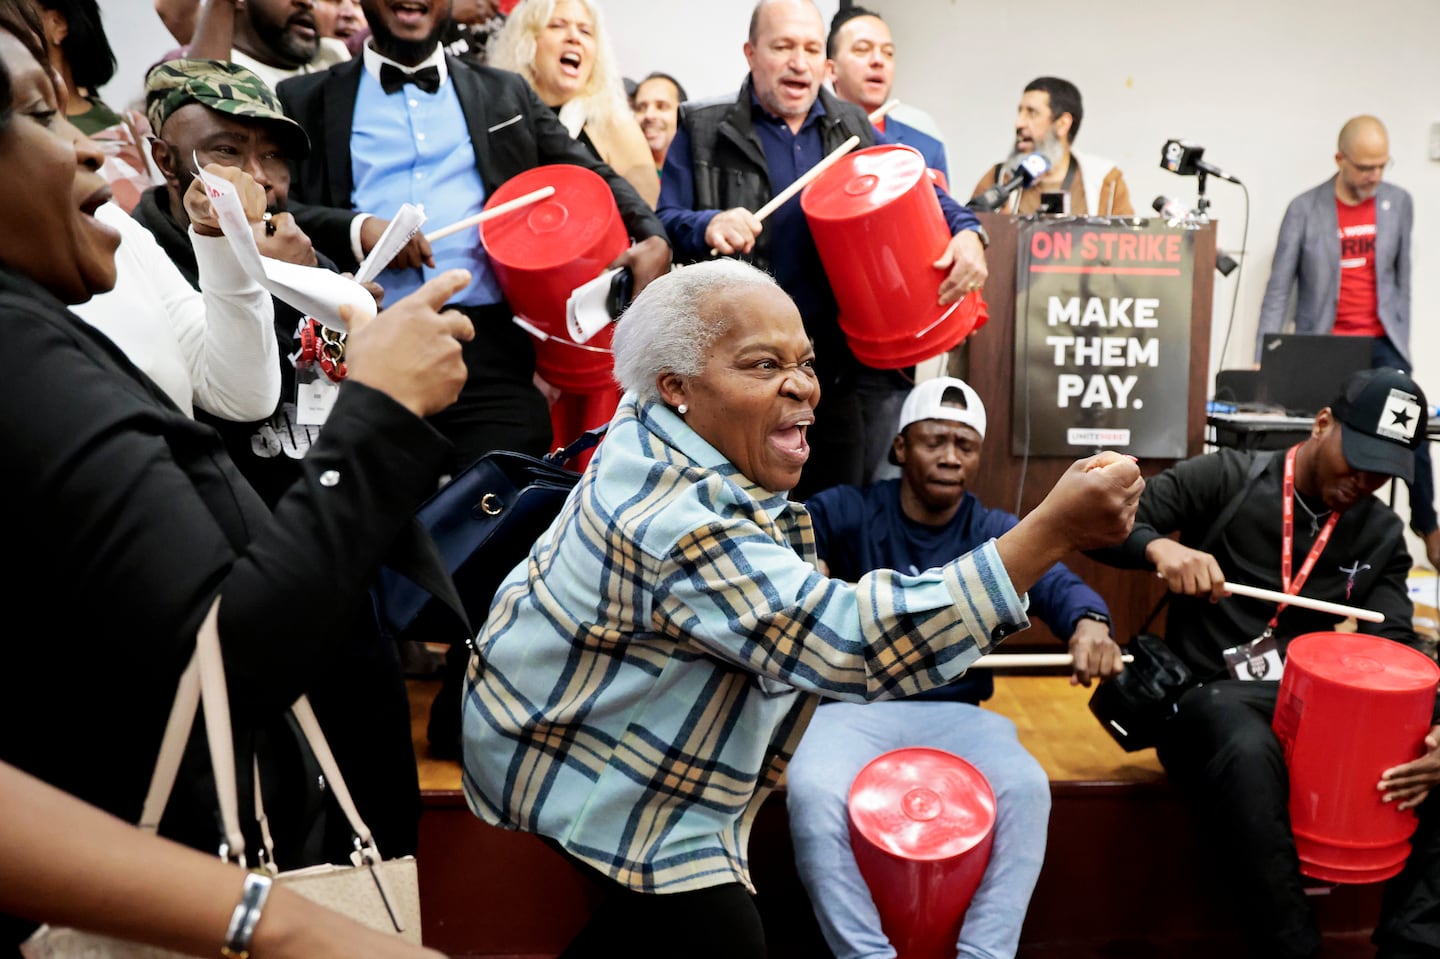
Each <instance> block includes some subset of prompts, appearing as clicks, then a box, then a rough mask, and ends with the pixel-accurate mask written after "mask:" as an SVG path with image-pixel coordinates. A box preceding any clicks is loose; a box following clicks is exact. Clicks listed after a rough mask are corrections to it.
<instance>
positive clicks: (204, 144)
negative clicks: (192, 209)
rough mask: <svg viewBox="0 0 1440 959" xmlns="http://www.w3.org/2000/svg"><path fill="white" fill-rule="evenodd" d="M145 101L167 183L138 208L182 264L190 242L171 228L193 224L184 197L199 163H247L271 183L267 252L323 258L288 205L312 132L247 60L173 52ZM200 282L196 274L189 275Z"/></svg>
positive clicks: (260, 236)
mask: <svg viewBox="0 0 1440 959" xmlns="http://www.w3.org/2000/svg"><path fill="white" fill-rule="evenodd" d="M145 109H146V113H147V115H148V117H149V119H150V125H151V127H152V128H153V129H154V130H155V133H156V139H155V141H154V143H153V145H152V147H151V154H152V156H153V157H154V159H155V165H156V167H157V168H158V169H159V170H160V172H161V173H162V174H163V175H164V177H165V185H164V186H162V187H157V188H156V189H154V190H150V191H149V192H147V193H146V194H145V195H144V196H142V197H141V199H140V204H139V206H137V207H136V208H135V212H134V216H135V218H136V219H137V220H139V221H140V222H142V223H144V224H145V226H146V227H148V228H149V229H150V231H151V232H152V233H154V234H155V235H156V237H157V239H159V241H160V245H161V246H163V247H165V248H166V250H167V252H170V253H171V256H172V257H173V258H175V259H176V262H177V265H179V266H180V268H181V271H182V272H184V271H185V269H186V263H185V261H186V260H188V259H189V257H188V255H186V254H188V244H186V243H179V242H178V241H179V239H180V238H179V237H178V236H172V237H170V238H171V239H172V240H176V241H177V242H176V243H175V244H174V245H175V247H176V248H175V249H171V246H172V244H171V243H167V242H166V238H167V235H168V234H175V233H177V231H178V233H183V232H184V230H185V228H186V227H187V226H189V220H188V217H187V216H186V214H185V206H184V204H183V203H182V202H181V198H182V197H183V196H184V195H185V190H186V189H187V188H188V187H189V186H190V182H191V180H193V179H194V178H195V163H196V161H197V160H198V162H199V163H200V165H201V166H205V165H207V164H211V163H217V164H219V165H221V166H227V167H239V168H240V169H242V170H244V171H245V172H246V173H248V174H250V176H252V177H253V178H254V179H255V182H256V183H258V184H259V185H260V186H261V187H263V188H264V189H265V208H266V209H267V210H268V211H269V213H268V214H267V219H266V221H265V225H264V228H263V229H261V230H259V231H257V234H256V241H257V242H258V243H259V245H260V252H261V253H263V254H265V255H266V256H270V257H274V258H276V259H280V260H287V261H289V262H292V263H300V264H302V265H305V266H314V265H316V256H315V250H314V247H313V246H312V245H311V243H310V238H309V237H307V236H306V235H305V233H304V232H303V231H302V230H301V229H300V228H299V227H298V226H297V225H296V224H295V220H294V218H293V217H291V216H290V214H289V213H286V212H283V211H284V210H285V206H286V198H287V196H288V194H289V190H290V165H289V161H290V160H291V159H296V160H299V159H303V158H304V157H305V156H306V155H307V154H308V153H309V152H310V140H309V137H307V136H306V134H305V131H304V130H303V129H302V128H301V127H300V125H299V124H297V123H296V122H295V121H294V120H291V119H290V118H289V117H287V116H286V115H285V111H284V110H282V109H281V108H280V101H279V100H277V99H276V97H275V92H274V91H273V90H271V89H270V88H269V87H268V86H266V84H265V82H264V81H263V80H261V79H260V78H259V77H258V76H256V75H255V74H254V73H252V72H251V71H249V70H247V69H246V68H245V67H242V66H238V65H236V64H233V63H228V62H226V61H223V60H194V59H191V60H171V61H169V62H166V63H162V64H160V65H159V66H157V67H155V68H154V69H153V70H151V71H150V74H149V75H148V76H147V77H146V78H145ZM189 278H190V279H191V281H192V282H194V279H195V278H194V277H189Z"/></svg>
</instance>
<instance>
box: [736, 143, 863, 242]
mask: <svg viewBox="0 0 1440 959" xmlns="http://www.w3.org/2000/svg"><path fill="white" fill-rule="evenodd" d="M859 145H860V138H859V137H851V138H850V139H848V140H846V141H845V142H844V143H842V144H840V145H839V146H838V147H836V148H835V149H833V150H831V151H830V152H829V153H828V154H826V156H825V158H824V159H823V160H821V161H820V162H819V163H817V164H815V165H814V166H812V167H811V168H810V169H808V170H806V171H805V172H804V173H802V174H800V176H798V177H797V178H796V179H795V182H794V183H792V184H790V185H789V186H787V187H786V188H785V189H783V190H781V191H780V192H779V193H777V194H775V196H773V197H772V198H771V199H770V202H769V203H767V204H765V205H764V206H762V207H761V208H760V209H758V210H756V211H755V219H757V220H759V221H760V222H761V223H764V222H765V218H766V217H768V216H769V215H770V214H772V213H774V212H775V211H776V210H778V209H780V208H781V207H782V206H784V205H785V204H786V202H788V201H789V199H790V198H791V197H792V196H794V195H795V194H797V193H799V192H800V191H801V190H803V189H805V188H806V187H807V186H809V185H810V184H811V182H813V181H814V180H815V178H816V177H818V176H819V175H820V174H822V173H824V172H825V171H826V170H828V169H830V168H831V167H832V166H834V165H835V164H836V163H838V162H840V158H841V157H843V156H844V155H845V154H847V153H849V152H850V151H851V150H853V149H855V148H856V147H857V146H859ZM710 255H711V256H719V255H720V251H719V250H717V249H715V248H714V247H711V248H710Z"/></svg>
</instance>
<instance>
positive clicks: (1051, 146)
mask: <svg viewBox="0 0 1440 959" xmlns="http://www.w3.org/2000/svg"><path fill="white" fill-rule="evenodd" d="M1084 116H1085V105H1084V103H1083V102H1082V101H1081V99H1080V91H1079V90H1078V89H1077V88H1076V86H1075V84H1073V83H1071V82H1070V81H1069V80H1062V79H1060V78H1059V77H1037V78H1036V79H1034V80H1031V81H1030V82H1029V84H1027V85H1026V87H1025V92H1024V93H1023V94H1022V95H1021V97H1020V107H1019V109H1018V110H1017V111H1016V113H1015V148H1014V149H1013V150H1012V151H1011V152H1010V156H1009V157H1008V158H1007V159H1006V160H1005V161H1004V162H1003V163H997V164H995V165H994V166H993V167H991V168H990V169H989V170H987V171H986V172H985V175H984V176H982V177H981V178H980V182H979V183H977V184H975V189H974V191H973V192H972V193H971V194H970V195H971V196H972V197H977V196H979V195H980V194H982V193H984V192H985V191H986V190H988V189H990V188H991V187H992V186H995V184H996V182H997V181H999V182H1004V181H1006V180H1009V179H1010V178H1011V177H1012V176H1014V175H1015V172H1014V171H1015V168H1016V167H1017V166H1018V165H1019V163H1020V161H1021V159H1023V158H1024V157H1025V156H1026V155H1028V154H1031V153H1039V154H1041V155H1042V156H1044V157H1045V159H1047V160H1049V161H1050V170H1049V172H1048V173H1046V174H1045V175H1044V176H1042V177H1041V178H1040V179H1038V180H1036V181H1035V182H1034V183H1032V184H1030V186H1028V187H1026V188H1025V189H1023V190H1021V191H1019V192H1017V193H1014V194H1011V198H1010V202H1009V205H1008V206H1007V207H1006V208H1005V212H1007V213H1022V214H1026V213H1040V212H1055V213H1061V212H1064V213H1075V214H1092V215H1095V216H1131V215H1133V214H1134V213H1135V208H1134V207H1133V206H1131V204H1130V188H1129V187H1127V186H1126V185H1125V177H1124V175H1123V174H1122V173H1121V172H1120V168H1119V167H1117V166H1116V165H1115V164H1113V163H1111V162H1110V161H1109V160H1107V159H1105V158H1104V157H1099V156H1096V155H1095V154H1093V153H1076V152H1075V151H1073V150H1071V149H1070V145H1071V144H1072V143H1074V142H1075V137H1076V135H1077V134H1078V133H1079V132H1080V121H1081V119H1083V118H1084ZM1046 193H1064V194H1065V195H1066V196H1068V197H1069V208H1068V209H1066V210H1053V211H1042V210H1041V201H1042V199H1043V194H1046Z"/></svg>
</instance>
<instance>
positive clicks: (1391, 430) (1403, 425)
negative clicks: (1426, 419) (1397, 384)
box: [1375, 390, 1424, 445]
mask: <svg viewBox="0 0 1440 959" xmlns="http://www.w3.org/2000/svg"><path fill="white" fill-rule="evenodd" d="M1423 415H1424V411H1422V410H1421V409H1420V404H1419V403H1418V402H1416V399H1415V397H1414V396H1413V395H1411V394H1410V393H1406V392H1405V391H1403V390H1391V391H1390V395H1389V396H1388V397H1386V398H1385V409H1384V410H1383V411H1382V412H1381V413H1380V423H1379V424H1378V425H1377V426H1376V427H1375V432H1376V434H1377V435H1379V436H1384V437H1387V438H1388V439H1392V440H1399V441H1400V442H1402V443H1405V444H1407V445H1408V444H1409V443H1410V441H1411V440H1413V439H1415V430H1416V429H1417V428H1418V427H1419V425H1420V420H1421V417H1422V416H1423Z"/></svg>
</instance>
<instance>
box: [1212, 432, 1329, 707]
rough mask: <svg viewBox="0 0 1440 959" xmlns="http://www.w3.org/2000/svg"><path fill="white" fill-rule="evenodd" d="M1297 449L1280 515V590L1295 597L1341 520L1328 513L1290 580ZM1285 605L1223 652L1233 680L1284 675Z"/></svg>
mask: <svg viewBox="0 0 1440 959" xmlns="http://www.w3.org/2000/svg"><path fill="white" fill-rule="evenodd" d="M1299 449H1300V445H1299V444H1296V445H1295V446H1292V447H1290V449H1289V451H1288V452H1286V454H1285V486H1284V496H1283V499H1282V501H1281V513H1280V515H1281V520H1282V522H1281V541H1280V588H1281V590H1283V591H1284V592H1286V593H1289V594H1290V595H1291V596H1294V595H1296V594H1298V593H1299V592H1300V589H1301V587H1303V586H1304V585H1305V581H1306V580H1307V579H1309V578H1310V571H1311V570H1312V569H1314V568H1315V561H1316V560H1318V559H1319V558H1320V554H1321V553H1323V552H1324V551H1325V547H1326V545H1328V544H1329V542H1330V534H1331V533H1332V532H1334V531H1335V524H1336V522H1338V521H1339V519H1340V517H1339V515H1338V514H1336V513H1331V514H1330V518H1329V519H1328V520H1326V521H1325V526H1324V527H1323V528H1322V529H1321V530H1320V534H1319V535H1318V536H1316V537H1315V545H1313V546H1311V547H1310V555H1309V556H1307V557H1305V563H1304V565H1302V566H1301V567H1300V572H1299V574H1297V575H1296V576H1295V577H1294V580H1293V581H1292V580H1291V577H1290V562H1291V557H1292V556H1293V555H1294V551H1295V454H1296V453H1297V452H1298V451H1299ZM1285 605H1286V604H1284V603H1282V604H1281V605H1280V606H1279V607H1277V608H1276V610H1275V615H1274V616H1271V617H1270V622H1269V623H1268V624H1267V625H1266V627H1265V631H1264V632H1262V633H1261V634H1260V635H1259V636H1257V637H1255V638H1254V639H1252V640H1250V642H1248V643H1241V644H1240V645H1238V646H1231V647H1230V648H1229V649H1227V650H1225V651H1224V653H1223V654H1222V655H1223V656H1224V657H1225V668H1226V669H1227V670H1229V672H1230V675H1231V677H1232V678H1234V679H1239V680H1242V681H1245V682H1254V681H1262V680H1263V681H1267V682H1278V681H1279V680H1280V677H1281V676H1282V675H1284V673H1285V660H1284V658H1283V657H1282V656H1281V655H1280V644H1279V643H1278V642H1276V640H1275V626H1276V624H1277V623H1279V622H1280V614H1281V613H1282V612H1284V610H1285Z"/></svg>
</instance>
